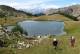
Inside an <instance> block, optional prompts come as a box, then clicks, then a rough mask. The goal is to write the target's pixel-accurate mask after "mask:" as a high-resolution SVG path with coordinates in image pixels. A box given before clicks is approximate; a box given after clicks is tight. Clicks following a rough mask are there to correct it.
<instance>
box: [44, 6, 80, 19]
mask: <svg viewBox="0 0 80 54" xmlns="http://www.w3.org/2000/svg"><path fill="white" fill-rule="evenodd" d="M59 12H61V13H64V14H68V15H71V16H73V17H76V18H77V19H78V20H80V5H72V6H69V7H64V8H59V9H48V10H46V11H45V14H46V15H50V14H55V13H57V14H59Z"/></svg>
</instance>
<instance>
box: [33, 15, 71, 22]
mask: <svg viewBox="0 0 80 54" xmlns="http://www.w3.org/2000/svg"><path fill="white" fill-rule="evenodd" d="M34 20H61V21H70V20H71V19H69V18H68V17H65V16H63V15H60V14H54V15H48V16H46V15H44V16H39V17H36V18H35V19H34Z"/></svg>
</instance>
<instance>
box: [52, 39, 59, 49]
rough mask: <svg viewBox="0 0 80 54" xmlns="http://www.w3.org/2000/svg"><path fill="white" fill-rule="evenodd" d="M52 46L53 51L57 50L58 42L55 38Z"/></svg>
mask: <svg viewBox="0 0 80 54" xmlns="http://www.w3.org/2000/svg"><path fill="white" fill-rule="evenodd" d="M53 46H54V49H57V46H58V41H57V39H56V38H54V39H53Z"/></svg>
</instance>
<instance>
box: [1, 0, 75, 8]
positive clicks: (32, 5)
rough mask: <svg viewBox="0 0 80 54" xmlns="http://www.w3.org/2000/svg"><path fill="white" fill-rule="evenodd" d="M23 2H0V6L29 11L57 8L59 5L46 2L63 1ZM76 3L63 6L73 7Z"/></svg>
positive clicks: (31, 0)
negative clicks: (32, 9) (31, 9)
mask: <svg viewBox="0 0 80 54" xmlns="http://www.w3.org/2000/svg"><path fill="white" fill-rule="evenodd" d="M25 1H26V0H23V2H19V1H18V2H17V0H3V1H2V0H0V5H8V6H11V7H14V8H16V9H30V8H37V7H38V8H39V7H40V8H59V7H61V5H55V4H54V2H53V4H46V2H48V1H63V0H27V1H26V2H25ZM75 4H76V3H71V4H68V5H64V6H70V5H75Z"/></svg>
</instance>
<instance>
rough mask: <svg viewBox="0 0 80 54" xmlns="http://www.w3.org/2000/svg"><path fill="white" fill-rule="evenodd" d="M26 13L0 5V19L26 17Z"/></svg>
mask: <svg viewBox="0 0 80 54" xmlns="http://www.w3.org/2000/svg"><path fill="white" fill-rule="evenodd" d="M26 15H27V13H26V12H24V11H20V10H16V9H15V8H12V7H9V6H6V5H0V18H1V17H9V16H13V17H20V16H26Z"/></svg>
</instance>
